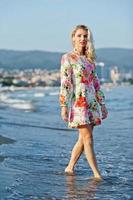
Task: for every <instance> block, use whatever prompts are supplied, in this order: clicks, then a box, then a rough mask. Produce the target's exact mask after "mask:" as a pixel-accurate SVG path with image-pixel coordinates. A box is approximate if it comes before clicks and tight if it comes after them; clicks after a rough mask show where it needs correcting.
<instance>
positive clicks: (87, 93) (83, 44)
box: [60, 25, 107, 179]
mask: <svg viewBox="0 0 133 200" xmlns="http://www.w3.org/2000/svg"><path fill="white" fill-rule="evenodd" d="M72 44H73V50H72V51H71V52H69V53H66V54H64V55H63V56H62V59H61V87H60V106H61V116H62V119H63V120H64V121H65V122H67V123H68V127H69V128H77V129H78V132H79V138H78V140H77V142H76V144H75V146H74V147H73V150H72V154H71V158H70V161H69V164H68V166H67V167H66V169H65V172H66V173H73V172H74V166H75V164H76V163H77V161H78V159H79V157H80V155H81V154H82V152H83V151H84V153H85V155H86V158H87V161H88V163H89V165H90V167H91V169H92V171H93V174H94V177H95V178H98V179H102V176H101V174H100V171H99V169H98V165H97V162H96V156H95V153H94V148H93V127H94V126H96V125H99V124H101V121H102V119H105V118H106V117H107V109H106V106H105V96H104V94H103V92H102V91H101V89H100V82H99V79H98V77H97V74H96V70H95V50H94V46H93V37H92V33H91V31H90V29H89V28H88V27H87V26H85V25H78V26H76V27H75V29H74V30H73V32H72Z"/></svg>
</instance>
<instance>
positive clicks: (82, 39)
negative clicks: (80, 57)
mask: <svg viewBox="0 0 133 200" xmlns="http://www.w3.org/2000/svg"><path fill="white" fill-rule="evenodd" d="M87 41H88V31H86V30H84V29H78V30H77V31H76V33H75V35H74V36H73V42H74V47H75V48H84V47H86V45H87Z"/></svg>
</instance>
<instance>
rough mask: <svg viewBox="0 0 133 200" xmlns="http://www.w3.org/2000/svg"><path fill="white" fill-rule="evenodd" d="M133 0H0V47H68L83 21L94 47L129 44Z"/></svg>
mask: <svg viewBox="0 0 133 200" xmlns="http://www.w3.org/2000/svg"><path fill="white" fill-rule="evenodd" d="M132 10H133V0H0V49H13V50H45V51H52V52H66V51H69V50H71V48H72V45H71V36H70V35H71V32H72V30H73V28H74V27H75V26H76V25H79V24H84V25H87V26H88V27H89V28H90V29H91V31H92V33H93V38H94V44H95V48H105V47H120V48H133V12H132Z"/></svg>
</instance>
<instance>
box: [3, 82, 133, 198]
mask: <svg viewBox="0 0 133 200" xmlns="http://www.w3.org/2000/svg"><path fill="white" fill-rule="evenodd" d="M58 91H59V89H58V88H51V89H50V88H46V89H39V88H38V89H31V90H25V91H16V92H12V93H2V95H3V96H2V99H1V96H0V126H1V129H0V135H2V136H5V137H8V138H11V139H13V140H14V141H15V142H14V143H11V144H2V145H0V152H1V153H0V156H1V158H4V159H1V161H3V162H0V195H1V196H0V200H5V199H7V200H30V199H37V200H41V199H46V200H52V199H53V200H56V199H57V200H89V199H96V200H101V199H102V200H115V199H116V200H126V199H127V200H128V199H130V200H131V199H133V192H132V186H133V185H132V182H133V179H132V172H133V169H132V164H133V161H132V133H133V123H132V120H133V109H132V108H133V87H122V86H121V87H116V88H113V89H112V90H110V91H108V92H106V91H105V95H106V99H107V100H106V102H107V107H108V110H109V117H108V119H106V120H104V122H103V124H102V125H101V126H97V127H96V128H95V129H94V143H95V152H96V157H97V161H98V165H99V168H100V170H101V173H102V175H103V178H104V180H103V181H100V182H98V181H96V180H94V179H92V178H91V177H92V171H91V169H90V167H89V166H88V163H87V161H86V158H85V156H84V155H82V156H81V158H80V160H79V161H78V164H77V165H76V167H75V175H74V176H68V175H65V174H64V168H65V167H66V165H67V163H68V161H69V157H70V153H71V149H72V147H73V145H74V143H75V141H76V139H77V130H73V129H67V125H66V124H65V123H64V122H63V121H62V120H61V118H60V108H59V104H58ZM4 98H5V99H6V101H4ZM15 102H16V104H17V106H15ZM21 102H24V103H25V104H26V105H27V102H28V105H31V107H30V106H29V107H28V106H25V105H24V104H23V105H22V107H21ZM12 105H13V106H12ZM18 105H20V107H19V106H18ZM33 108H34V109H33Z"/></svg>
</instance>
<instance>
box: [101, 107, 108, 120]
mask: <svg viewBox="0 0 133 200" xmlns="http://www.w3.org/2000/svg"><path fill="white" fill-rule="evenodd" d="M101 112H102V119H105V118H107V116H108V111H107V108H106V106H105V105H101Z"/></svg>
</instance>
